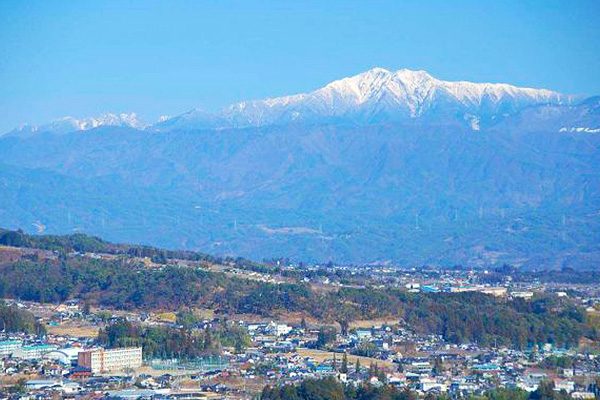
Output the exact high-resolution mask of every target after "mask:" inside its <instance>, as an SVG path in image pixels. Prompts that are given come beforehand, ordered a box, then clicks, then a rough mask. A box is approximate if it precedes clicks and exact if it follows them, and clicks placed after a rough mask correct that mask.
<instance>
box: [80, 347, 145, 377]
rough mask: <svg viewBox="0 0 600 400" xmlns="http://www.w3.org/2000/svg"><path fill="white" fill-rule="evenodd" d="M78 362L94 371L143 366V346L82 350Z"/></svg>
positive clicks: (100, 371) (110, 370) (120, 369)
mask: <svg viewBox="0 0 600 400" xmlns="http://www.w3.org/2000/svg"><path fill="white" fill-rule="evenodd" d="M77 364H79V365H80V366H83V367H86V368H89V369H90V370H91V371H92V373H102V372H113V371H122V370H125V369H130V368H139V367H141V366H142V348H141V347H123V348H119V349H107V350H105V349H95V350H88V351H82V352H80V353H79V354H78V355H77Z"/></svg>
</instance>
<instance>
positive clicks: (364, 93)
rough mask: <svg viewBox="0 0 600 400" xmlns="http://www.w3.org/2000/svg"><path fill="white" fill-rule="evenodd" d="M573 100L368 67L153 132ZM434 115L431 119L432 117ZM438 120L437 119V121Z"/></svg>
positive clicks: (483, 113) (191, 115) (187, 117)
mask: <svg viewBox="0 0 600 400" xmlns="http://www.w3.org/2000/svg"><path fill="white" fill-rule="evenodd" d="M573 100H574V97H573V96H567V95H563V94H560V93H557V92H553V91H550V90H546V89H530V88H519V87H516V86H512V85H507V84H491V83H472V82H449V81H442V80H438V79H436V78H434V77H432V76H431V75H429V74H428V73H427V72H425V71H412V70H409V69H401V70H398V71H395V72H391V71H388V70H386V69H383V68H373V69H371V70H369V71H366V72H364V73H361V74H358V75H355V76H352V77H349V78H344V79H341V80H337V81H334V82H331V83H329V84H328V85H326V86H325V87H323V88H321V89H318V90H315V91H314V92H310V93H304V94H298V95H293V96H284V97H277V98H271V99H266V100H255V101H243V102H240V103H237V104H233V105H231V106H229V107H226V108H225V109H223V110H222V111H221V112H219V113H217V114H209V113H206V112H204V111H200V110H198V111H196V110H193V111H190V112H188V113H185V114H183V115H181V116H178V117H174V118H172V119H170V120H167V121H164V122H162V123H160V124H157V125H156V126H155V128H156V129H159V130H170V129H190V128H207V127H210V128H232V127H238V128H239V127H250V126H253V127H259V126H267V125H274V124H277V125H281V124H287V123H294V122H312V123H318V122H331V121H339V120H343V121H346V122H347V121H351V122H358V123H369V122H382V121H398V120H406V119H414V118H427V117H431V116H432V115H433V114H435V113H439V112H440V111H443V112H444V114H445V115H448V114H454V116H455V117H459V118H463V119H464V117H465V116H466V117H470V118H477V119H482V118H483V119H485V118H491V117H493V116H495V115H498V114H503V113H514V112H516V111H518V110H519V109H522V108H524V107H526V106H530V105H535V104H553V105H564V104H571V103H572V102H573ZM437 116H439V115H436V117H437ZM438 119H439V118H438Z"/></svg>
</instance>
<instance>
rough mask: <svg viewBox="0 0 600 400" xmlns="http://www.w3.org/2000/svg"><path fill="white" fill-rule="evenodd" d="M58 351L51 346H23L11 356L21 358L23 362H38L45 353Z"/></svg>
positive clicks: (55, 347)
mask: <svg viewBox="0 0 600 400" xmlns="http://www.w3.org/2000/svg"><path fill="white" fill-rule="evenodd" d="M56 349H58V346H56V345H53V344H34V345H30V346H23V347H21V348H20V349H18V350H17V351H15V353H14V354H13V356H14V357H18V358H23V359H25V360H39V359H41V358H42V357H43V356H44V355H45V354H46V353H48V352H51V351H53V350H56Z"/></svg>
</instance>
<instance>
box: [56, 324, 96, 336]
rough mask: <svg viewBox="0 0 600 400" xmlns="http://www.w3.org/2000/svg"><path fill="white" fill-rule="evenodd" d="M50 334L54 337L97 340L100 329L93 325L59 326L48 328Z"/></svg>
mask: <svg viewBox="0 0 600 400" xmlns="http://www.w3.org/2000/svg"><path fill="white" fill-rule="evenodd" d="M46 329H47V330H48V333H50V334H52V335H65V336H74V337H88V338H95V337H96V336H98V327H95V326H91V325H67V324H64V325H59V326H47V327H46Z"/></svg>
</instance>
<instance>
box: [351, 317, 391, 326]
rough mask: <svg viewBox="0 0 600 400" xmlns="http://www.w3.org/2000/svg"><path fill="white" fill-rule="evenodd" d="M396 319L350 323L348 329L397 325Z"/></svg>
mask: <svg viewBox="0 0 600 400" xmlns="http://www.w3.org/2000/svg"><path fill="white" fill-rule="evenodd" d="M397 324H398V317H388V318H378V319H365V320H359V321H352V322H350V328H371V327H373V326H381V325H397Z"/></svg>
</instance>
